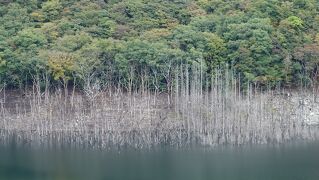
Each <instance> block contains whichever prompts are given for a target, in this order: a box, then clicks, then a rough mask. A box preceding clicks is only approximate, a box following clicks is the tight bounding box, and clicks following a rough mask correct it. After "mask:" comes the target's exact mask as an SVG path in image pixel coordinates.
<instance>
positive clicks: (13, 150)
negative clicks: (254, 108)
mask: <svg viewBox="0 0 319 180" xmlns="http://www.w3.org/2000/svg"><path fill="white" fill-rule="evenodd" d="M0 159H1V160H0V179H9V180H10V179H14V180H18V179H23V180H28V179H32V180H33V179H39V180H46V179H68V180H72V179H76V180H81V179H83V180H84V179H85V180H86V179H112V180H117V179H119V180H126V179H127V180H129V179H134V180H135V179H136V180H144V179H145V180H167V179H174V180H202V179H203V180H204V179H217V180H233V179H236V180H237V179H238V180H256V179H258V180H299V179H300V180H310V179H311V180H317V179H319V144H318V143H305V142H301V143H293V144H292V143H290V144H285V145H275V146H274V145H255V146H241V147H234V146H223V147H222V146H218V147H215V148H184V149H172V148H154V149H145V150H141V149H139V150H137V149H122V150H93V149H86V150H80V149H73V150H72V149H70V148H66V149H64V150H63V149H59V150H58V149H56V150H55V149H53V148H49V149H48V148H37V149H34V148H24V147H17V146H15V145H14V144H12V145H11V146H6V147H3V146H2V147H0Z"/></svg>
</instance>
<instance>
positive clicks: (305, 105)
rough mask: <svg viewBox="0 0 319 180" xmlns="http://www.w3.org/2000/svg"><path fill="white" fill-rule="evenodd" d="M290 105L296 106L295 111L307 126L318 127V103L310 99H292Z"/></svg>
mask: <svg viewBox="0 0 319 180" xmlns="http://www.w3.org/2000/svg"><path fill="white" fill-rule="evenodd" d="M291 101H292V103H295V104H298V108H297V111H299V113H300V114H301V115H302V116H301V120H302V121H303V122H304V123H305V124H307V125H319V103H317V102H314V101H313V100H312V98H311V97H296V96H294V97H292V98H291Z"/></svg>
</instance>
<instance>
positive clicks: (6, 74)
mask: <svg viewBox="0 0 319 180" xmlns="http://www.w3.org/2000/svg"><path fill="white" fill-rule="evenodd" d="M318 12H319V1H318V0H227V1H226V0H104V1H103V0H95V1H89V0H67V1H66V0H60V1H59V0H49V1H42V0H28V1H27V0H3V1H0V84H1V86H4V85H5V86H7V87H11V88H21V87H24V86H25V85H28V84H32V83H33V82H34V81H35V80H36V79H42V80H43V81H46V82H50V84H52V85H53V86H63V85H64V86H66V85H68V84H69V85H75V86H76V87H78V88H83V87H85V86H87V85H90V84H93V83H94V84H97V85H99V86H101V87H106V86H121V87H132V86H136V87H137V86H141V85H142V86H145V84H146V85H147V86H149V87H150V88H157V89H162V90H165V89H167V88H168V86H167V85H168V84H170V83H171V80H172V78H173V76H174V73H175V72H174V71H175V70H176V69H178V68H176V67H178V66H179V65H181V64H183V65H186V67H190V68H191V67H192V66H200V67H201V70H203V71H205V72H207V73H208V74H213V73H214V69H216V68H218V67H220V66H224V65H227V67H229V68H232V69H234V70H235V72H236V73H237V76H238V77H239V78H240V79H241V81H242V82H243V84H244V83H245V82H254V83H256V84H260V85H265V84H277V83H280V84H284V85H285V86H287V87H294V86H299V85H300V83H301V82H305V83H306V84H308V85H311V86H317V84H318V83H317V82H318V80H319V69H318V65H319V14H318ZM188 65H189V66H188Z"/></svg>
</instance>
